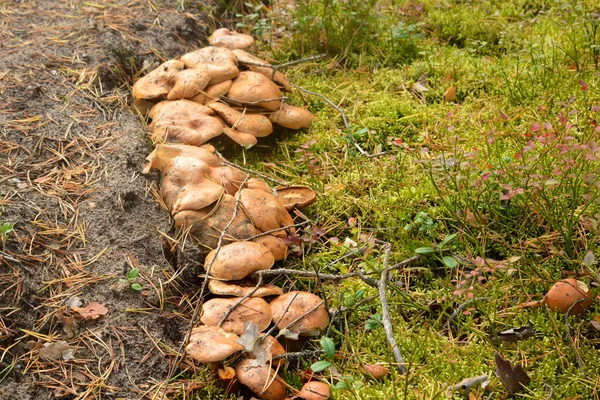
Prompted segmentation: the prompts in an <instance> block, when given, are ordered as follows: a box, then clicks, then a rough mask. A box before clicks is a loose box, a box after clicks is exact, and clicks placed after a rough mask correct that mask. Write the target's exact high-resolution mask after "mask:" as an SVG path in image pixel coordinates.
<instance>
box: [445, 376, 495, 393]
mask: <svg viewBox="0 0 600 400" xmlns="http://www.w3.org/2000/svg"><path fill="white" fill-rule="evenodd" d="M489 381H490V378H488V376H487V375H480V376H474V377H471V378H465V379H463V380H462V381H460V382H458V383H457V384H456V385H453V386H450V387H448V394H451V393H452V392H456V391H458V392H461V393H464V394H467V393H469V392H470V391H471V389H472V388H473V386H475V385H478V384H481V386H482V387H485V386H487V384H488V383H489Z"/></svg>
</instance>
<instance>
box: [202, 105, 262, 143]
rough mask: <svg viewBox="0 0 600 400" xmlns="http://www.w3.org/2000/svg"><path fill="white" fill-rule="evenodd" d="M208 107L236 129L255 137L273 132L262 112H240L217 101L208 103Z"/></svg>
mask: <svg viewBox="0 0 600 400" xmlns="http://www.w3.org/2000/svg"><path fill="white" fill-rule="evenodd" d="M208 107H210V108H211V109H213V110H214V111H215V112H216V113H217V114H218V115H219V116H220V117H221V118H223V119H224V120H225V122H227V123H228V124H229V125H230V126H231V127H232V128H233V129H236V130H238V131H241V132H245V133H250V134H252V135H254V136H256V137H265V136H268V135H270V134H271V133H272V132H273V124H272V123H271V121H270V120H269V118H268V117H266V116H264V115H262V114H250V113H246V112H243V113H242V112H239V111H237V110H235V109H233V108H231V107H229V106H228V105H227V104H223V103H219V102H214V103H210V104H208Z"/></svg>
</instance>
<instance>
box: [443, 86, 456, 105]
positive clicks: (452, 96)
mask: <svg viewBox="0 0 600 400" xmlns="http://www.w3.org/2000/svg"><path fill="white" fill-rule="evenodd" d="M442 100H443V101H447V102H451V101H454V100H456V86H450V87H449V88H448V89H447V90H446V91H445V92H444V95H443V96H442Z"/></svg>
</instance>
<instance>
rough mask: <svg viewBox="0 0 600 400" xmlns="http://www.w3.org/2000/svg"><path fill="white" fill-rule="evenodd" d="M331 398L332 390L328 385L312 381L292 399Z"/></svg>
mask: <svg viewBox="0 0 600 400" xmlns="http://www.w3.org/2000/svg"><path fill="white" fill-rule="evenodd" d="M329 397H331V389H329V385H328V384H326V383H323V382H317V381H311V382H307V383H305V384H304V386H302V389H300V391H299V392H298V393H297V394H296V395H295V396H294V397H292V399H304V400H327V399H328V398H329Z"/></svg>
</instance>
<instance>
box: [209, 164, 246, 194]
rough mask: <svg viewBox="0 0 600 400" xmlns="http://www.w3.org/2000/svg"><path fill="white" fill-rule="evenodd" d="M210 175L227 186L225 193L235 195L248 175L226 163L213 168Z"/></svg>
mask: <svg viewBox="0 0 600 400" xmlns="http://www.w3.org/2000/svg"><path fill="white" fill-rule="evenodd" d="M210 177H211V178H212V179H214V180H215V182H217V183H218V184H220V185H221V186H223V187H224V188H225V193H227V194H230V195H232V196H233V195H235V194H236V193H237V191H238V189H239V188H240V185H241V184H242V182H244V178H245V177H246V175H244V173H242V171H240V170H239V169H237V168H234V167H231V166H228V165H225V166H221V167H215V168H211V170H210Z"/></svg>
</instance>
